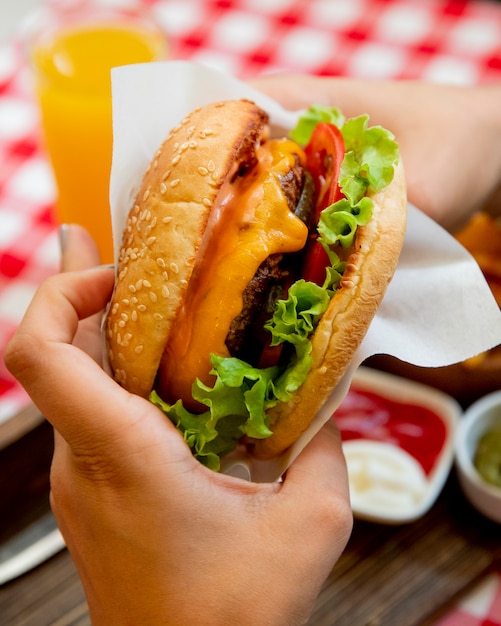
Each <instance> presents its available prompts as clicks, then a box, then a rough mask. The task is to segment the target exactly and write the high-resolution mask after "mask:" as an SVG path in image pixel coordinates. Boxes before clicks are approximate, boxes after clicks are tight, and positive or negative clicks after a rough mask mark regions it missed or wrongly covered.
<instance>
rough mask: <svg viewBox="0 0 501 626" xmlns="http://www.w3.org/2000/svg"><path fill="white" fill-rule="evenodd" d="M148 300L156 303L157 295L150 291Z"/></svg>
mask: <svg viewBox="0 0 501 626" xmlns="http://www.w3.org/2000/svg"><path fill="white" fill-rule="evenodd" d="M150 300H151V301H152V302H156V301H157V300H158V298H157V294H156V293H155V292H154V291H150Z"/></svg>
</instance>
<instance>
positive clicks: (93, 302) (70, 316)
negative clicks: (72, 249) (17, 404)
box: [4, 268, 113, 430]
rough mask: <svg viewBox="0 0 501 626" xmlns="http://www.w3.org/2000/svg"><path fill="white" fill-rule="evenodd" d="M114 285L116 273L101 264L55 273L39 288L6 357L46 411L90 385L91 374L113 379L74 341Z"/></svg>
mask: <svg viewBox="0 0 501 626" xmlns="http://www.w3.org/2000/svg"><path fill="white" fill-rule="evenodd" d="M112 284H113V272H112V271H111V270H110V269H103V268H96V269H93V270H86V271H83V272H71V273H68V274H59V275H57V276H53V277H51V278H50V279H48V280H47V281H45V283H43V284H42V285H41V287H40V288H39V289H38V291H37V292H36V294H35V296H34V298H33V300H32V302H31V304H30V305H29V307H28V309H27V311H26V314H25V316H24V318H23V320H22V322H21V324H20V326H19V329H18V331H17V332H16V334H15V335H14V337H13V338H12V340H11V342H10V343H9V345H8V346H7V348H6V350H5V355H4V356H5V362H6V365H7V367H8V368H9V370H10V371H11V372H12V374H13V375H14V376H15V377H16V378H17V379H18V380H19V381H20V382H21V384H22V385H23V386H24V388H25V389H26V390H27V391H28V393H29V394H30V395H31V397H32V398H33V400H34V401H35V403H36V404H37V405H38V406H39V407H40V409H41V410H42V412H44V410H45V409H46V408H47V409H49V408H50V406H51V402H53V401H54V402H56V399H57V398H64V397H67V396H68V393H70V394H71V392H72V391H73V390H74V389H79V388H82V387H83V388H86V387H87V386H89V387H90V386H91V383H90V381H87V379H86V377H87V376H97V374H99V376H102V377H103V378H104V379H105V380H106V379H108V377H107V376H106V374H104V372H102V370H101V369H100V368H99V367H98V366H97V365H96V364H93V365H94V366H95V367H91V366H90V363H92V362H91V361H90V359H89V357H88V356H87V355H86V354H85V353H84V352H82V351H81V350H79V349H77V348H75V347H74V346H72V345H71V343H72V341H73V340H74V337H75V334H76V332H77V329H78V325H79V322H80V320H83V319H86V318H87V317H89V316H91V315H94V314H95V313H96V312H98V311H100V310H102V309H103V307H104V306H105V304H106V302H107V300H108V299H109V296H110V292H111V287H112ZM110 382H111V381H110ZM47 418H48V419H49V416H48V415H47ZM56 427H57V426H56ZM58 429H59V428H58ZM60 430H62V429H60Z"/></svg>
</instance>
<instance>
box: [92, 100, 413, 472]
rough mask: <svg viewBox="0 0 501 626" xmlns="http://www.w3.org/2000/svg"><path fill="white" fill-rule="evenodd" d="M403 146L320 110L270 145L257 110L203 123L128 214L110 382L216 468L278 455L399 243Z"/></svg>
mask: <svg viewBox="0 0 501 626" xmlns="http://www.w3.org/2000/svg"><path fill="white" fill-rule="evenodd" d="M405 219H406V192H405V180H404V174H403V169H402V166H401V164H399V155H398V145H397V144H396V142H395V140H394V137H393V135H392V134H391V133H390V132H388V131H386V130H384V129H382V128H380V127H369V126H368V118H367V116H360V117H358V118H353V119H350V120H345V119H344V117H343V116H342V115H341V113H340V112H339V111H337V110H336V109H327V108H323V107H311V108H310V109H309V110H308V111H307V112H305V114H304V115H303V116H302V118H301V119H300V121H299V123H298V126H297V127H296V128H295V129H294V130H293V131H292V132H291V134H290V136H289V137H282V138H272V137H270V127H269V120H268V115H267V113H266V112H265V111H263V110H262V109H261V108H260V107H258V106H257V105H256V104H255V103H253V102H251V101H248V100H229V101H223V102H217V103H212V104H209V105H207V106H204V107H201V108H199V109H196V110H195V111H193V112H192V113H190V114H189V115H187V116H186V118H185V119H184V120H183V121H182V122H181V123H180V124H179V126H177V127H176V128H174V129H172V131H171V132H170V133H169V135H168V137H167V138H166V139H165V140H164V141H163V143H162V144H161V146H160V148H159V150H158V151H157V153H156V154H155V156H154V157H153V159H152V161H151V163H150V166H149V168H148V170H147V171H146V172H145V174H144V177H143V179H142V182H141V185H140V188H139V190H138V192H137V194H136V196H135V200H134V202H133V204H132V208H131V209H130V212H129V215H128V218H127V222H126V226H125V230H124V233H123V239H122V243H121V248H120V253H119V258H118V264H117V276H116V282H115V289H114V293H113V296H112V299H111V302H110V304H109V308H108V312H107V315H106V319H105V327H104V328H105V338H106V344H107V354H108V360H109V365H110V369H111V372H112V375H113V376H114V378H115V380H116V381H117V382H118V383H120V384H121V385H122V386H123V387H125V388H126V389H127V390H128V391H130V392H132V393H135V394H138V395H141V396H143V397H147V398H149V399H150V400H151V401H152V402H153V403H155V404H156V405H157V406H158V407H159V408H161V409H162V410H163V411H164V413H165V414H166V415H167V416H168V417H169V419H170V420H172V421H173V423H174V424H175V425H176V426H177V428H178V429H179V430H180V431H181V432H182V433H183V436H184V438H185V440H186V442H187V443H188V445H189V446H190V448H191V449H192V451H193V454H194V455H195V456H196V457H197V458H198V459H199V460H200V461H201V462H203V463H204V464H206V465H208V466H209V467H211V468H212V469H218V468H219V462H220V457H221V456H223V455H225V454H228V453H229V452H231V451H232V450H233V449H234V448H235V447H236V446H237V445H243V446H245V447H246V449H247V451H248V452H249V453H250V454H252V455H253V456H255V457H257V458H263V459H267V458H273V457H276V456H278V455H280V454H281V453H282V452H284V451H285V450H286V449H287V448H288V447H289V446H290V445H291V444H292V443H293V442H294V441H296V440H297V439H298V438H299V436H300V435H301V434H302V433H303V432H304V431H305V430H306V429H307V428H308V426H309V424H310V423H311V421H312V420H313V418H314V417H315V414H316V413H317V412H318V410H319V409H320V408H321V406H322V405H323V404H324V402H325V401H326V400H327V398H328V397H329V395H330V393H331V392H332V390H333V389H334V388H335V387H336V385H337V383H338V382H339V381H340V379H341V378H342V376H343V374H344V373H345V371H346V369H347V367H348V365H349V364H350V361H351V360H352V358H353V355H354V353H355V351H356V350H357V348H358V346H359V345H360V343H361V341H362V339H363V337H364V335H365V333H366V331H367V329H368V327H369V324H370V322H371V320H372V318H373V316H374V315H375V313H376V310H377V308H378V306H379V304H380V302H381V300H382V298H383V295H384V293H385V290H386V287H387V285H388V283H389V282H390V280H391V277H392V276H393V273H394V271H395V268H396V264H397V260H398V257H399V254H400V250H401V247H402V244H403V237H404V230H405Z"/></svg>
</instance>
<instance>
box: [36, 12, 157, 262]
mask: <svg viewBox="0 0 501 626" xmlns="http://www.w3.org/2000/svg"><path fill="white" fill-rule="evenodd" d="M29 56H30V60H31V64H32V67H33V70H34V77H35V89H36V93H37V96H38V101H39V104H40V113H41V122H42V128H43V135H44V139H45V146H46V148H47V152H48V155H49V157H50V161H51V164H52V168H53V172H54V177H55V182H56V186H57V193H58V197H57V203H56V219H57V220H58V221H59V222H60V223H79V224H81V225H82V226H84V227H85V228H87V230H88V231H89V232H90V233H91V234H92V236H93V237H94V239H95V241H96V243H97V245H98V248H99V252H100V255H101V261H102V262H103V263H111V262H113V242H112V233H111V216H110V208H109V178H110V170H111V158H112V119H111V117H112V114H111V68H113V67H116V66H119V65H128V64H131V63H143V62H150V61H155V60H160V59H164V58H166V56H167V44H166V38H165V36H164V34H163V33H162V31H161V30H160V29H159V28H158V26H157V25H156V24H155V23H154V21H153V20H152V19H151V17H150V16H148V15H146V14H145V12H144V11H139V10H132V9H131V8H125V7H123V8H119V7H118V6H115V5H114V4H103V3H102V2H97V0H93V1H92V0H91V1H89V0H73V1H72V0H65V1H64V2H53V3H52V4H51V5H49V9H48V11H46V12H45V13H44V14H43V17H42V19H41V20H40V21H39V23H38V24H37V27H36V29H35V30H34V31H33V30H32V33H31V36H30V41H29Z"/></svg>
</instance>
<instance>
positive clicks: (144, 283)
mask: <svg viewBox="0 0 501 626" xmlns="http://www.w3.org/2000/svg"><path fill="white" fill-rule="evenodd" d="M143 286H144V287H146V289H151V283H150V281H149V280H146V279H143Z"/></svg>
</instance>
